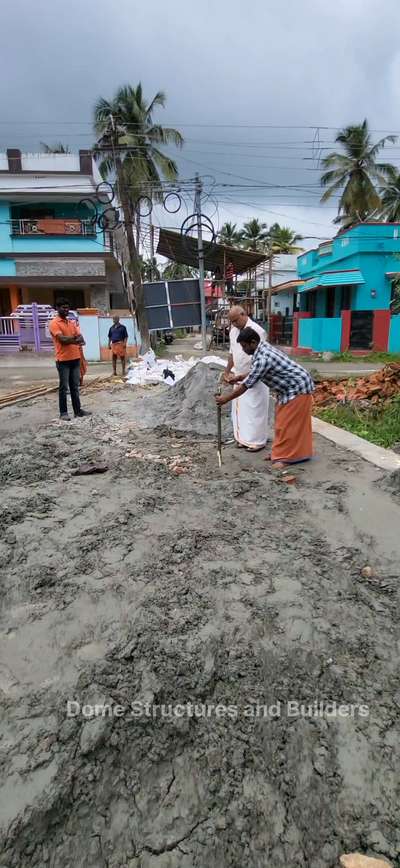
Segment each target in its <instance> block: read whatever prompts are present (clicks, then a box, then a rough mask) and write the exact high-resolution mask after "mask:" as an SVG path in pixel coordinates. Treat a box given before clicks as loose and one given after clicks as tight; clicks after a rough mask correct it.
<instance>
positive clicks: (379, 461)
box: [312, 416, 400, 470]
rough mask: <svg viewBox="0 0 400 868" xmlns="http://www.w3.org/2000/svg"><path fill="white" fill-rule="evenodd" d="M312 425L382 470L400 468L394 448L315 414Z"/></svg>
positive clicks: (334, 441)
mask: <svg viewBox="0 0 400 868" xmlns="http://www.w3.org/2000/svg"><path fill="white" fill-rule="evenodd" d="M312 426H313V431H314V433H315V434H320V435H321V436H322V437H326V439H327V440H331V441H332V443H336V445H337V446H343V447H344V448H345V449H348V450H349V451H350V452H354V453H355V454H356V455H360V457H361V458H364V459H365V461H369V462H370V464H375V466H376V467H380V468H381V469H382V470H398V469H399V468H400V455H398V454H397V453H396V452H393V450H392V449H384V448H383V447H382V446H376V445H375V443H369V442H368V440H364V439H363V438H362V437H358V436H357V434H352V433H351V432H350V431H345V430H344V429H343V428H338V427H337V426H336V425H331V424H330V423H329V422H324V421H323V420H322V419H317V418H316V417H315V416H313V420H312Z"/></svg>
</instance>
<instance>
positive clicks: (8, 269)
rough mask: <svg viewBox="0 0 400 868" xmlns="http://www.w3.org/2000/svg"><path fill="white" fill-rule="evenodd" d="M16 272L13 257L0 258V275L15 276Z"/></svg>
mask: <svg viewBox="0 0 400 868" xmlns="http://www.w3.org/2000/svg"><path fill="white" fill-rule="evenodd" d="M16 273H17V269H16V267H15V259H0V276H1V277H15V275H16Z"/></svg>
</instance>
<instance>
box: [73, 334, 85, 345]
mask: <svg viewBox="0 0 400 868" xmlns="http://www.w3.org/2000/svg"><path fill="white" fill-rule="evenodd" d="M75 343H76V344H78V347H83V346H84V344H85V339H84V337H83V335H77V336H76V338H75Z"/></svg>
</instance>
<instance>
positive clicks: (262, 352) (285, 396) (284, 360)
mask: <svg viewBox="0 0 400 868" xmlns="http://www.w3.org/2000/svg"><path fill="white" fill-rule="evenodd" d="M260 380H261V382H262V383H265V385H266V386H269V388H270V389H272V391H273V392H275V394H276V397H277V400H278V403H279V404H287V403H288V401H291V400H292V399H293V398H297V397H298V395H311V393H312V392H313V391H314V383H313V380H312V378H311V377H310V374H309V373H308V371H306V369H305V368H302V367H301V365H298V364H297V362H293V361H292V359H290V358H289V356H287V355H286V353H282V352H281V350H278V349H276V348H275V347H273V346H271V344H269V343H267V341H260V343H259V345H258V347H257V349H256V351H255V353H254V355H253V362H252V366H251V371H250V373H249V375H248V377H246V379H245V380H243V385H244V386H246V389H251V388H252V386H255V385H256V383H258V382H259V381H260Z"/></svg>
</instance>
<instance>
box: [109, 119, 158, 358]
mask: <svg viewBox="0 0 400 868" xmlns="http://www.w3.org/2000/svg"><path fill="white" fill-rule="evenodd" d="M110 126H111V143H112V150H113V155H114V156H113V159H114V164H115V172H116V176H117V189H118V196H119V199H120V202H121V205H122V210H123V213H124V225H125V235H126V240H127V244H128V251H129V271H130V275H131V278H132V281H133V285H134V300H135V305H133V303H132V302H133V300H132V294H131V292H130V293H129V302H130V308H131V313H132V316H133V315H134V314H135V315H136V316H137V321H138V326H139V331H140V339H141V349H142V352H143V351H146V350H148V348H149V346H150V335H149V326H148V323H147V313H146V308H145V305H144V292H143V283H142V274H141V271H140V259H139V255H138V252H137V248H136V244H135V239H134V235H133V214H132V207H131V202H130V198H129V194H128V191H127V189H126V184H125V178H124V171H123V166H122V161H121V157H120V156H119V151H118V142H117V135H116V127H115V119H114V117H113V115H110ZM134 307H135V310H134V309H133V308H134Z"/></svg>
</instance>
